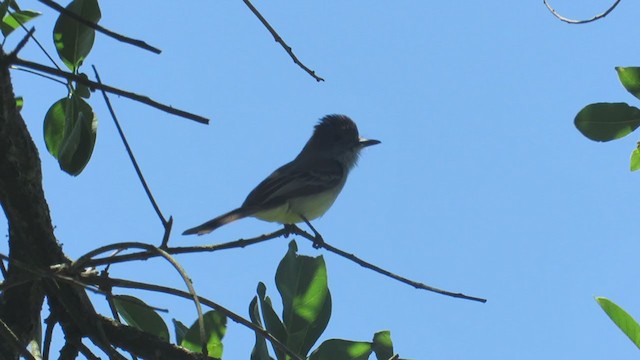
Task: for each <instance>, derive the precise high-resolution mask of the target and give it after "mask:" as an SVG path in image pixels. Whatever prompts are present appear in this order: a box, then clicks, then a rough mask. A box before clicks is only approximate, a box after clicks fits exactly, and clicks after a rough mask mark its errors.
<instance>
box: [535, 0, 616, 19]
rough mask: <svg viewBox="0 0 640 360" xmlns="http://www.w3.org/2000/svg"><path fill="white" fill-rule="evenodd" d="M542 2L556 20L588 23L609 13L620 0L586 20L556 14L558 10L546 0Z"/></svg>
mask: <svg viewBox="0 0 640 360" xmlns="http://www.w3.org/2000/svg"><path fill="white" fill-rule="evenodd" d="M542 2H544V5H545V6H546V7H547V9H549V11H551V13H552V14H553V16H555V17H556V18H558V20H561V21H564V22H566V23H569V24H586V23H590V22H592V21H596V20H599V19H602V18H603V17H605V16H607V15H609V13H610V12H612V11H613V9H615V8H616V6H618V4H619V3H620V0H616V1H615V2H614V3H613V5H611V7H610V8H609V9H607V11H605V12H603V13H601V14H598V15H596V16H594V17H592V18H591V19H587V20H573V19H569V18H566V17H564V16H562V15H560V14H558V12H557V11H556V10H555V9H554V8H552V7H551V5H549V3H548V2H547V0H542Z"/></svg>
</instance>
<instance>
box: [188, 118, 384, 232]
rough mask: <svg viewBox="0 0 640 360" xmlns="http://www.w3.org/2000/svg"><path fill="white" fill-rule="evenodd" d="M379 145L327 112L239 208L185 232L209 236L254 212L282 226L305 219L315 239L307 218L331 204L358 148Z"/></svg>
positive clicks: (353, 161)
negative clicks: (296, 149) (295, 153)
mask: <svg viewBox="0 0 640 360" xmlns="http://www.w3.org/2000/svg"><path fill="white" fill-rule="evenodd" d="M379 143H380V141H378V140H369V139H364V138H361V137H360V135H359V134H358V127H357V126H356V124H355V123H354V122H353V120H351V119H350V118H349V117H347V116H345V115H327V116H325V117H323V118H322V119H320V121H319V122H318V124H317V125H316V126H315V129H314V131H313V135H312V136H311V138H310V139H309V141H307V144H306V145H305V146H304V148H302V151H300V154H298V156H297V157H296V158H295V159H293V161H291V162H290V163H288V164H285V165H283V166H281V167H280V168H278V169H277V170H276V171H274V172H273V173H272V174H271V175H269V176H268V177H267V178H266V179H264V180H263V181H262V182H261V183H260V184H258V186H256V188H255V189H253V191H251V193H249V196H247V199H246V200H245V201H244V203H242V206H240V207H239V208H237V209H234V210H231V211H229V212H228V213H226V214H222V215H220V216H218V217H216V218H214V219H212V220H209V221H207V222H205V223H204V224H202V225H199V226H196V227H194V228H191V229H188V230H186V231H185V232H184V233H183V235H192V234H198V235H204V234H208V233H210V232H212V231H213V230H215V229H217V228H219V227H220V226H222V225H225V224H228V223H230V222H232V221H235V220H238V219H242V218H245V217H248V216H252V217H255V218H258V219H261V220H264V221H271V222H278V223H281V224H285V225H288V224H296V223H299V222H305V223H307V225H309V227H310V228H311V229H312V230H313V232H314V233H315V234H316V237H319V234H318V232H317V231H316V230H315V229H314V228H313V226H311V223H310V222H309V221H310V220H313V219H316V218H318V217H320V216H322V215H324V213H325V212H326V211H327V210H328V209H329V208H330V207H331V205H333V202H334V201H335V200H336V198H337V197H338V194H340V191H341V190H342V188H343V186H344V184H345V182H346V181H347V176H348V175H349V171H350V170H351V169H352V168H353V167H354V166H355V165H356V163H357V161H358V157H359V155H360V151H361V150H362V149H363V148H365V147H367V146H371V145H376V144H379ZM319 239H321V237H319Z"/></svg>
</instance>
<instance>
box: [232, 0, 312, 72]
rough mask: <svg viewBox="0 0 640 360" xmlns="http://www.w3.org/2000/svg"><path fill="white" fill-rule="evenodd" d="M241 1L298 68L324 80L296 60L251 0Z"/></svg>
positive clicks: (291, 50)
mask: <svg viewBox="0 0 640 360" xmlns="http://www.w3.org/2000/svg"><path fill="white" fill-rule="evenodd" d="M242 1H244V3H245V5H247V7H248V8H249V10H251V12H252V13H253V14H254V15H255V16H256V17H257V18H258V19H259V20H260V22H261V23H262V25H264V27H266V28H267V30H269V32H270V33H271V36H273V38H274V39H275V41H276V42H277V43H278V44H280V45H281V46H282V48H283V49H284V51H286V52H287V54H289V57H291V59H292V60H293V62H294V63H296V65H298V66H299V67H300V68H302V70H304V71H306V72H307V74H309V75H311V77H313V78H314V79H316V81H317V82H320V81H324V79H323V78H321V77H320V76H318V75H316V72H315V71H313V70H311V69H309V68H308V67H307V66H306V65H305V64H303V63H302V62H301V61H300V60H298V57H297V56H296V55H295V54H294V53H293V49H291V46H289V45H287V43H286V42H284V40H283V39H282V37H281V36H280V35H278V33H277V32H276V30H275V29H274V28H273V27H272V26H271V24H269V22H268V21H267V19H265V18H264V16H262V14H260V12H259V11H258V9H256V8H255V6H253V4H252V3H251V1H249V0H242Z"/></svg>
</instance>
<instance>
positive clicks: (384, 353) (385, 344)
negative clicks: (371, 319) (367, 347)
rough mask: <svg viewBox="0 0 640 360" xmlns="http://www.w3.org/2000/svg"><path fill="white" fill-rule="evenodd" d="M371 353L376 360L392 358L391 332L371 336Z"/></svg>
mask: <svg viewBox="0 0 640 360" xmlns="http://www.w3.org/2000/svg"><path fill="white" fill-rule="evenodd" d="M371 347H372V349H373V352H375V353H376V359H378V360H389V359H391V357H392V356H393V343H392V342H391V332H389V331H379V332H377V333H375V334H374V335H373V344H372V346H371Z"/></svg>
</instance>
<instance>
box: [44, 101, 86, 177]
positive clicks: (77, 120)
mask: <svg viewBox="0 0 640 360" xmlns="http://www.w3.org/2000/svg"><path fill="white" fill-rule="evenodd" d="M97 124H98V121H97V119H96V117H95V114H94V113H93V109H91V106H89V104H87V103H86V102H85V101H84V100H82V99H81V98H80V97H79V96H71V97H70V98H65V99H61V100H58V101H57V102H55V103H54V104H53V105H52V106H51V107H50V108H49V110H48V111H47V114H46V115H45V119H44V139H45V144H46V145H47V150H49V153H51V155H53V156H54V157H55V158H56V159H58V163H59V164H60V168H61V169H62V170H64V171H65V172H67V173H69V174H71V175H78V174H80V173H81V172H82V170H83V169H84V167H85V166H86V165H87V163H88V162H89V160H90V159H91V154H93V147H94V145H95V142H96V131H97Z"/></svg>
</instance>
